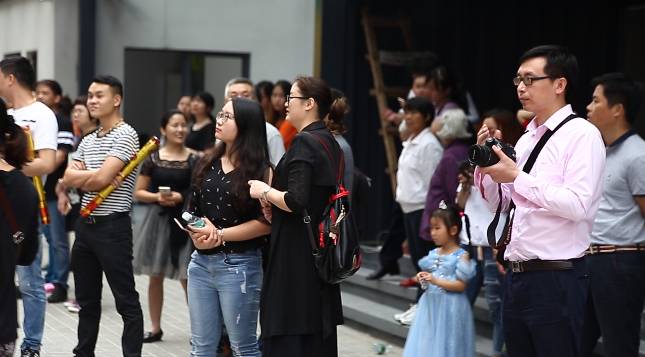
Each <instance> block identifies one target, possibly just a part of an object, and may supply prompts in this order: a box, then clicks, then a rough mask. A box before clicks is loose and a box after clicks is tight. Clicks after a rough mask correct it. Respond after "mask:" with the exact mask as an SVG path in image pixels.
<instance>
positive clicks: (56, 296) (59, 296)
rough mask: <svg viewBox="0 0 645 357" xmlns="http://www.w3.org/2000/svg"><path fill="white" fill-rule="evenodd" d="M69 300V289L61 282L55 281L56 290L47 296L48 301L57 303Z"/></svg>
mask: <svg viewBox="0 0 645 357" xmlns="http://www.w3.org/2000/svg"><path fill="white" fill-rule="evenodd" d="M65 301H67V289H65V288H64V287H63V286H62V285H61V284H57V283H54V291H53V292H52V293H51V295H49V297H48V298H47V302H49V303H52V304H56V303H59V302H65Z"/></svg>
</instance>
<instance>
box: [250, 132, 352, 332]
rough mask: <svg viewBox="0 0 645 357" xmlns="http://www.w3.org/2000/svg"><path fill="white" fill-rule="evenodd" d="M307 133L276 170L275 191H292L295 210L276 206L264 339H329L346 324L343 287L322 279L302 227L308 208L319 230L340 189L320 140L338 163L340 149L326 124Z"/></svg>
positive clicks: (263, 315)
mask: <svg viewBox="0 0 645 357" xmlns="http://www.w3.org/2000/svg"><path fill="white" fill-rule="evenodd" d="M302 131H303V132H301V133H299V134H298V135H297V136H296V137H295V138H294V140H293V143H292V144H291V147H290V148H289V151H287V153H286V154H285V155H284V157H283V158H282V160H281V161H280V162H279V163H278V166H277V167H276V171H275V179H274V182H273V187H275V188H276V189H277V190H279V191H287V193H286V194H285V202H286V203H287V206H288V207H289V208H290V209H291V210H292V211H293V212H286V211H282V210H280V209H279V208H277V207H275V206H274V207H273V220H272V225H271V227H272V228H271V239H270V241H269V252H268V261H267V266H266V270H265V273H264V284H263V286H262V299H261V303H260V311H261V312H260V318H261V324H262V337H263V338H270V337H273V336H280V335H308V334H322V336H323V338H326V336H328V335H329V333H332V332H334V331H335V327H336V325H340V324H342V323H343V313H342V304H341V299H340V288H339V285H330V284H326V283H324V282H323V281H322V280H321V279H320V278H319V277H318V275H317V272H316V268H315V266H314V259H313V256H312V255H311V245H310V242H309V239H308V237H307V231H306V225H305V224H304V223H303V211H304V209H305V208H306V210H307V211H308V213H309V214H310V215H311V218H312V222H311V226H312V227H317V226H318V224H319V222H320V218H321V214H322V211H323V209H324V208H325V205H326V204H327V201H328V199H329V196H330V194H332V193H333V191H334V189H335V185H336V170H337V168H336V167H334V166H335V165H332V164H331V162H330V160H329V156H328V154H327V152H326V151H325V150H324V149H323V146H322V145H321V143H320V142H318V140H317V139H316V137H318V138H320V139H321V140H323V141H324V142H326V143H327V146H328V147H329V148H330V151H331V154H332V158H333V160H334V161H335V162H338V159H339V155H341V150H340V147H339V146H338V144H337V143H336V141H335V140H334V138H333V136H332V135H331V133H330V132H329V131H328V130H327V128H326V127H325V125H324V123H323V122H322V121H317V122H314V123H312V124H310V125H309V126H307V127H306V128H304V129H303V130H302ZM314 135H315V136H314Z"/></svg>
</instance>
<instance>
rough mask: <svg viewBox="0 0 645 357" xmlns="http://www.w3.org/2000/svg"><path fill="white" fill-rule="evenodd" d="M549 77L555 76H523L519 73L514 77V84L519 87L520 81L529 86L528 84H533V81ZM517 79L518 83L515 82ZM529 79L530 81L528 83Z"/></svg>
mask: <svg viewBox="0 0 645 357" xmlns="http://www.w3.org/2000/svg"><path fill="white" fill-rule="evenodd" d="M547 78H553V77H552V76H536V77H533V76H525V77H522V76H519V75H518V76H515V77H513V85H515V86H516V87H517V86H519V85H520V83H524V85H525V86H527V87H528V86H530V85H532V84H533V81H539V80H542V79H547ZM516 81H517V83H515V82H516ZM527 81H528V83H527Z"/></svg>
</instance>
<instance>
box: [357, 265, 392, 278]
mask: <svg viewBox="0 0 645 357" xmlns="http://www.w3.org/2000/svg"><path fill="white" fill-rule="evenodd" d="M387 274H390V275H398V274H399V266H398V265H393V266H390V267H381V269H379V270H377V271H375V272H373V273H372V274H370V275H368V276H367V277H366V278H365V279H367V280H379V279H381V278H382V277H384V276H386V275H387Z"/></svg>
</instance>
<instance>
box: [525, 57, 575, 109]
mask: <svg viewBox="0 0 645 357" xmlns="http://www.w3.org/2000/svg"><path fill="white" fill-rule="evenodd" d="M538 57H543V58H544V59H545V60H546V64H545V65H544V73H545V74H546V75H547V76H549V77H550V78H551V79H556V78H562V77H564V78H565V79H566V80H567V86H566V87H565V92H564V93H565V100H566V101H567V103H571V102H572V101H573V99H574V96H575V87H576V86H577V85H578V72H579V70H578V60H577V59H576V56H574V55H573V54H572V53H571V52H569V50H568V49H567V48H565V47H563V46H558V45H542V46H537V47H533V48H531V49H530V50H528V51H526V52H524V54H523V55H522V56H521V57H520V65H521V64H522V63H524V62H525V61H527V60H530V59H533V58H538Z"/></svg>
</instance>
